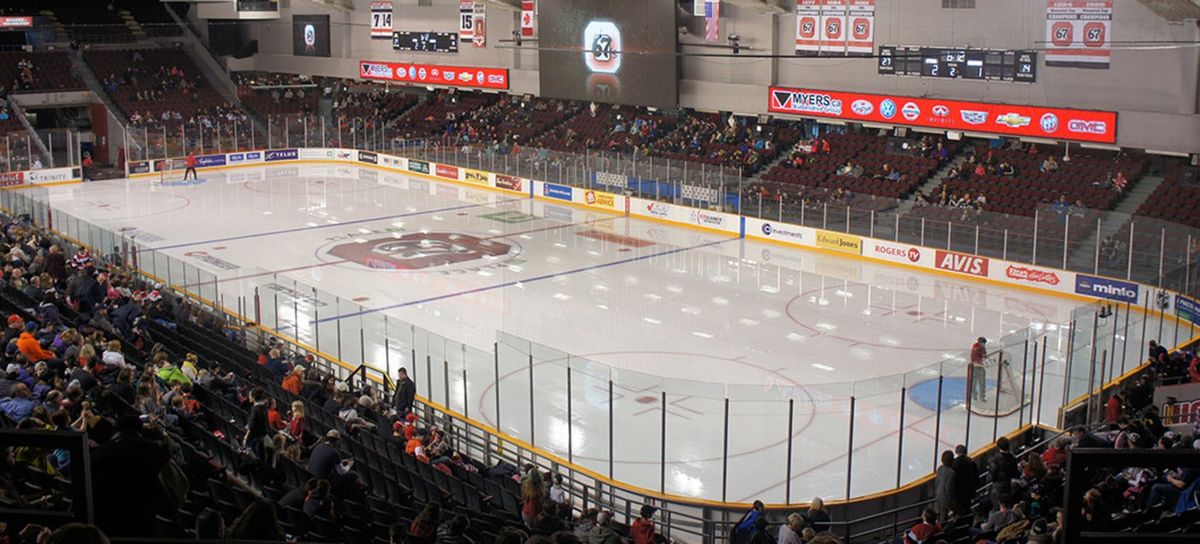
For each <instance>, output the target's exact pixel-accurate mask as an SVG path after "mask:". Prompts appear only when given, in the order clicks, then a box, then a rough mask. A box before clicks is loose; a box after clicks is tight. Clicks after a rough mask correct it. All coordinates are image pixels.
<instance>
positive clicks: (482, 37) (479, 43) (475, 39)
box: [471, 4, 487, 47]
mask: <svg viewBox="0 0 1200 544" xmlns="http://www.w3.org/2000/svg"><path fill="white" fill-rule="evenodd" d="M486 19H487V9H486V8H485V7H484V5H483V4H475V22H474V25H475V28H474V32H473V34H472V39H471V43H472V44H474V45H475V47H486V46H487V21H486Z"/></svg>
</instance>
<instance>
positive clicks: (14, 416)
mask: <svg viewBox="0 0 1200 544" xmlns="http://www.w3.org/2000/svg"><path fill="white" fill-rule="evenodd" d="M8 395H9V398H6V399H4V400H0V412H4V415H6V416H8V419H11V420H13V421H15V422H17V423H20V422H22V421H24V420H26V419H29V417H30V416H32V415H33V409H34V408H35V407H37V403H36V402H34V401H33V393H31V392H30V391H29V386H28V385H25V384H23V383H17V384H16V385H13V386H12V389H11V390H9V393H8Z"/></svg>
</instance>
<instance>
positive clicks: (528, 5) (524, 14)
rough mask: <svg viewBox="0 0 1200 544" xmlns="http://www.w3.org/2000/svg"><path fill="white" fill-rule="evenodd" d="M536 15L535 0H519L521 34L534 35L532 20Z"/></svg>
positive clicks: (530, 36)
mask: <svg viewBox="0 0 1200 544" xmlns="http://www.w3.org/2000/svg"><path fill="white" fill-rule="evenodd" d="M536 17H537V0H521V35H522V36H524V37H526V38H532V37H533V36H534V26H533V25H534V20H535V18H536Z"/></svg>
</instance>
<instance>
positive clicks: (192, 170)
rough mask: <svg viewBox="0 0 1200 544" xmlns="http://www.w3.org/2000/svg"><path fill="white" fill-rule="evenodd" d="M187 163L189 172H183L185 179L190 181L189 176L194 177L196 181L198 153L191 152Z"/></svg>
mask: <svg viewBox="0 0 1200 544" xmlns="http://www.w3.org/2000/svg"><path fill="white" fill-rule="evenodd" d="M186 161H187V170H184V171H183V179H185V180H186V179H188V174H191V175H192V179H196V152H195V151H192V152H189V153H188V155H187V159H186Z"/></svg>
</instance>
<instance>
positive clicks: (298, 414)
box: [287, 400, 304, 442]
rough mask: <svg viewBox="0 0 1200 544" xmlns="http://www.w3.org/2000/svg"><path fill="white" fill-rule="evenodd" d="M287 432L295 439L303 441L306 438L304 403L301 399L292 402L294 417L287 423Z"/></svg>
mask: <svg viewBox="0 0 1200 544" xmlns="http://www.w3.org/2000/svg"><path fill="white" fill-rule="evenodd" d="M287 434H288V436H290V437H292V439H293V440H296V441H297V442H301V441H303V440H304V403H303V402H300V401H298V400H297V401H293V402H292V419H291V421H289V422H288V424H287Z"/></svg>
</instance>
